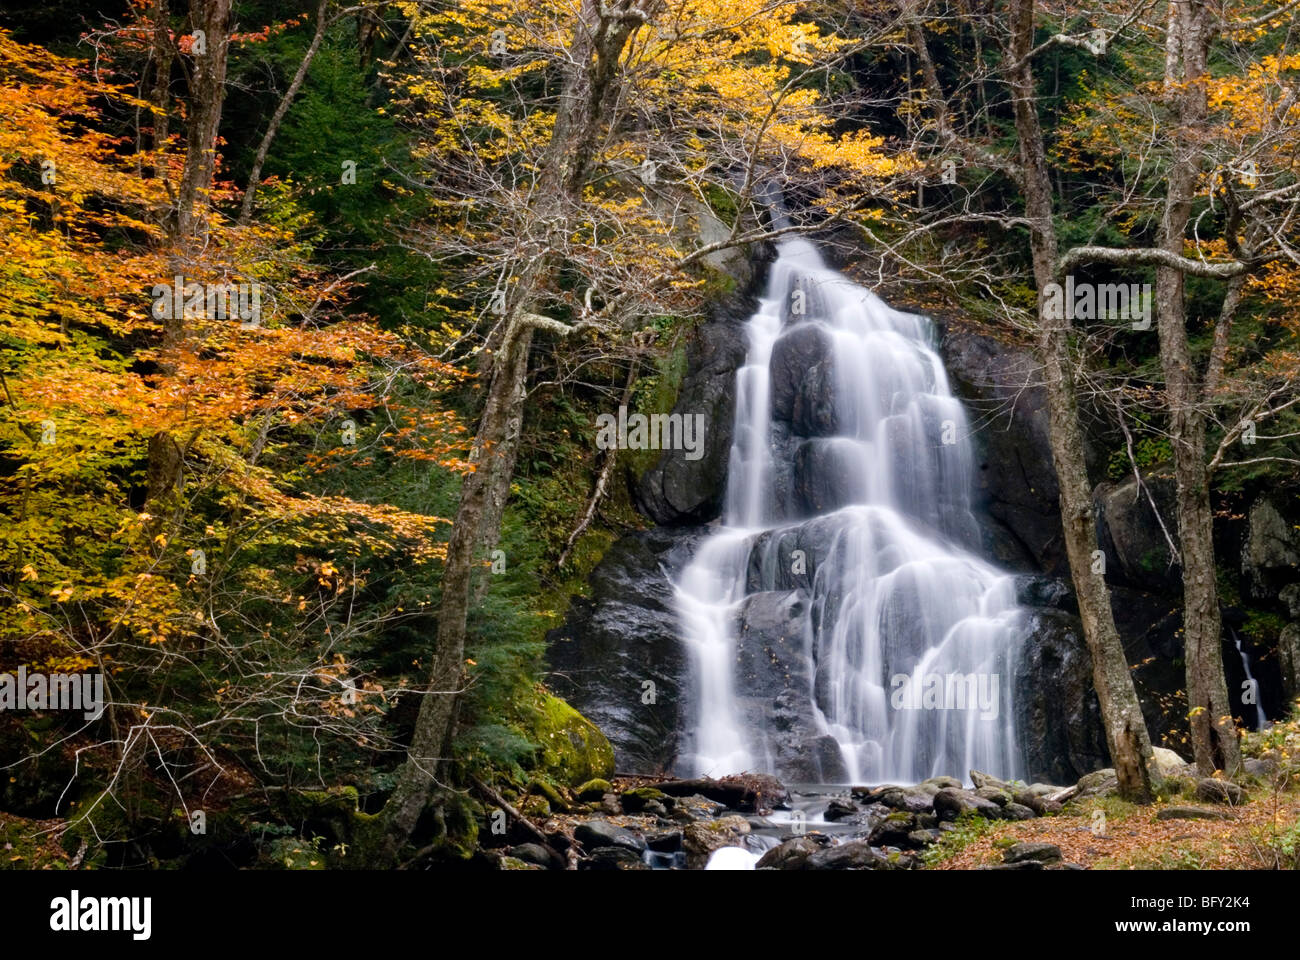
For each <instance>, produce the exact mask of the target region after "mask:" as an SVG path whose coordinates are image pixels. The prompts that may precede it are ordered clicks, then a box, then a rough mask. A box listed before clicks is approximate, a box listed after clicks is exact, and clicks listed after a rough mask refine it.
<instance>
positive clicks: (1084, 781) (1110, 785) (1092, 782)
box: [1073, 767, 1119, 800]
mask: <svg viewBox="0 0 1300 960" xmlns="http://www.w3.org/2000/svg"><path fill="white" fill-rule="evenodd" d="M1117 793H1119V778H1118V777H1116V776H1115V768H1114V767H1106V768H1105V769H1104V770H1095V771H1093V772H1092V773H1090V774H1088V775H1086V776H1083V777H1080V778H1079V784H1078V789H1077V790H1076V792H1075V794H1074V797H1073V799H1076V800H1084V799H1087V798H1088V797H1109V796H1114V795H1115V794H1117Z"/></svg>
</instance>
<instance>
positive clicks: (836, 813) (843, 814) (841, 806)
mask: <svg viewBox="0 0 1300 960" xmlns="http://www.w3.org/2000/svg"><path fill="white" fill-rule="evenodd" d="M859 812H860V811H859V810H858V807H857V804H855V803H853V802H852V801H851V800H842V799H840V798H839V797H836V798H835V799H833V800H831V802H830V803H828V804H827V805H826V812H825V813H824V814H822V816H823V817H825V818H826V820H827V821H828V822H830V823H834V822H835V821H837V820H845V819H847V818H849V817H854V816H857V814H858V813H859Z"/></svg>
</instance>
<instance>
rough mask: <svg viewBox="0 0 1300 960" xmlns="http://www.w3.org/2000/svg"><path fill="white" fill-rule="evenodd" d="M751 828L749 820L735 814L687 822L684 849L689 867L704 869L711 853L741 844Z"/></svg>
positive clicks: (683, 840)
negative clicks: (715, 818) (716, 818)
mask: <svg viewBox="0 0 1300 960" xmlns="http://www.w3.org/2000/svg"><path fill="white" fill-rule="evenodd" d="M749 830H750V827H749V821H748V820H746V819H745V818H744V817H738V816H734V815H733V816H729V817H722V818H721V819H718V820H701V821H697V822H695V823H691V824H687V826H686V828H685V829H684V830H682V849H683V850H685V851H686V866H687V868H689V869H691V870H700V869H703V867H704V865H705V864H707V863H708V862H709V854H711V853H713V851H714V850H717V849H720V848H721V847H735V846H739V845H740V843H741V840H742V838H743V837H744V836H745V835H746V834H748V833H749Z"/></svg>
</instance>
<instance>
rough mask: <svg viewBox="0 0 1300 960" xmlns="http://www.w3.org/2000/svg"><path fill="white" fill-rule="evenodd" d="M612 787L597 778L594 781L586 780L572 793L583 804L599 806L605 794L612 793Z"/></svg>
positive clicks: (606, 781) (607, 782) (610, 784)
mask: <svg viewBox="0 0 1300 960" xmlns="http://www.w3.org/2000/svg"><path fill="white" fill-rule="evenodd" d="M613 792H614V785H613V784H612V783H610V782H609V781H608V780H601V779H600V778H599V777H598V778H596V779H595V780H588V781H587V782H586V783H584V784H583V785H582V786H580V787H578V788H577V789H576V790H575V791H574V793H576V794H577V796H578V799H579V800H581V801H582V802H583V803H596V804H599V803H600V801H601V800H602V799H603V798H604V796H605V794H607V793H613Z"/></svg>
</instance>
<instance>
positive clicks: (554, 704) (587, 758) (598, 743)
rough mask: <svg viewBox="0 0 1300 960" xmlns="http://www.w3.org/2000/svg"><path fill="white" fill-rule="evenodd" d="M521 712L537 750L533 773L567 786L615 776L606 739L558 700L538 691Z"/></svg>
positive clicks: (612, 752)
mask: <svg viewBox="0 0 1300 960" xmlns="http://www.w3.org/2000/svg"><path fill="white" fill-rule="evenodd" d="M523 712H524V714H525V717H524V720H525V724H526V730H527V734H528V737H529V739H530V740H531V741H532V742H533V743H535V744H537V746H538V751H537V762H536V765H535V767H534V772H536V773H538V774H540V775H543V776H545V777H546V778H548V779H550V780H551V781H553V782H554V783H562V784H564V785H566V786H576V785H578V784H581V783H585V782H586V781H588V780H593V779H601V780H608V779H609V778H610V777H612V776H613V775H614V748H613V747H611V746H610V745H609V741H608V740H607V739H605V735H604V734H603V733H601V732H600V730H599V729H598V728H597V727H596V725H595V724H594V723H592V722H591V721H590V720H588V719H587V718H586V717H584V716H583V715H582V714H580V713H579V712H578V711H577V710H575V709H573V707H571V706H569V705H568V704H567V703H565V702H564V701H563V700H561V699H560V698H559V697H557V696H554V695H553V694H551V693H549V692H547V691H546V690H545V689H542V688H541V687H539V688H537V690H536V691H535V692H534V695H533V697H532V702H531V703H530V704H528V705H526V706H525V708H524V711H523Z"/></svg>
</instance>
